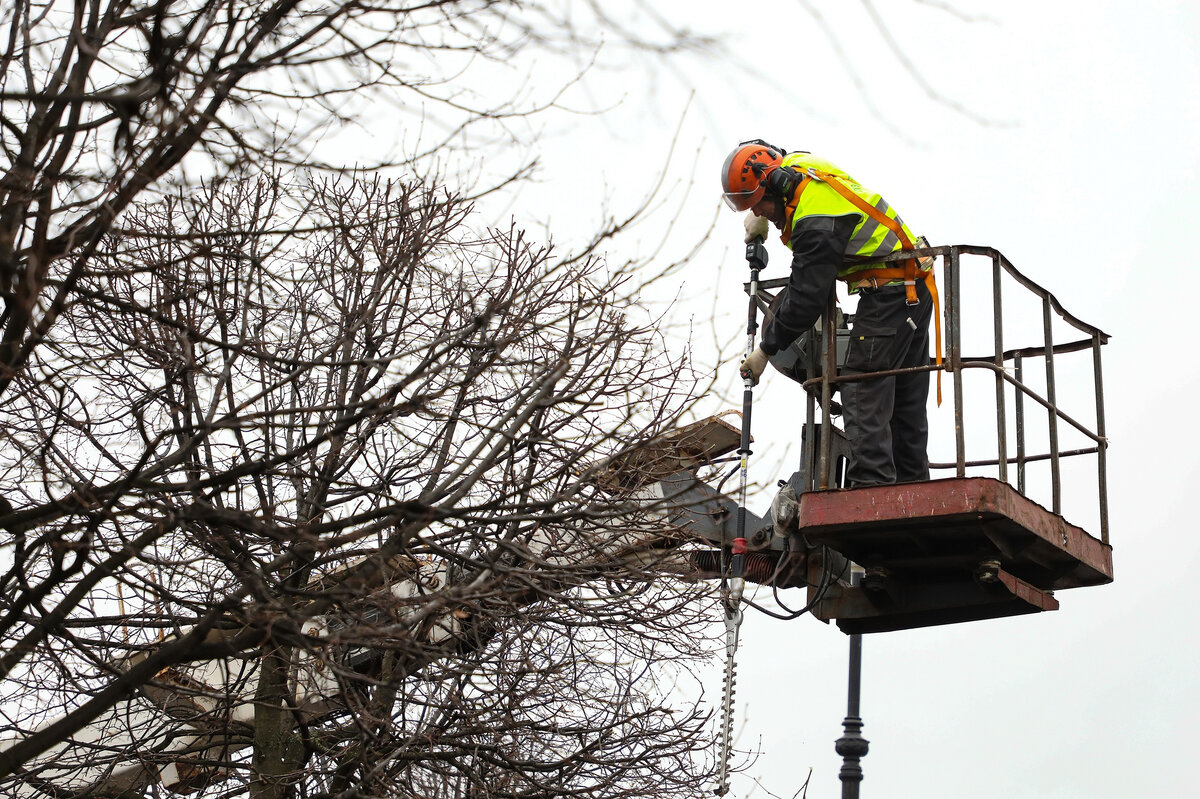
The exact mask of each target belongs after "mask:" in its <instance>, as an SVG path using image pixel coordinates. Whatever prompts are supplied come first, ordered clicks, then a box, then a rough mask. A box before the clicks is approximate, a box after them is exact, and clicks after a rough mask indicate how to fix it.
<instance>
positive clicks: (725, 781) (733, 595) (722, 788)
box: [715, 236, 767, 796]
mask: <svg viewBox="0 0 1200 799" xmlns="http://www.w3.org/2000/svg"><path fill="white" fill-rule="evenodd" d="M746 263H747V265H748V266H749V267H750V307H749V311H748V312H747V314H746V355H745V358H749V357H750V356H751V355H752V354H753V353H754V347H755V342H754V338H755V335H756V334H757V333H758V304H757V300H758V273H759V271H760V270H761V269H763V268H765V267H766V265H767V249H766V247H764V246H763V239H762V236H757V237H754V238H751V240H750V241H749V242H748V243H747V244H746ZM743 360H744V359H743ZM741 374H742V438H741V446H740V447H739V449H738V454H739V455H740V456H741V466H740V469H741V491H740V494H739V496H738V509H737V532H736V536H735V537H734V539H733V544H732V546H731V547H730V553H731V555H732V557H731V558H730V561H729V568H728V570H725V569H722V573H721V601H722V604H723V605H724V611H725V682H724V690H723V694H722V699H721V727H720V730H721V757H720V760H721V765H720V776H719V778H718V781H717V789H716V791H715V793H716V795H717V796H724V795H725V794H726V793H728V792H729V759H730V753H731V748H732V746H733V695H734V685H735V683H736V682H737V661H736V660H735V657H736V655H737V647H738V631H739V630H740V629H741V626H742V593H743V592H744V591H745V588H746V489H747V485H748V475H747V472H748V470H747V465H748V463H749V460H750V410H751V405H752V404H753V400H754V375H753V374H751V373H750V372H749V371H748V370H743V371H742V373H741Z"/></svg>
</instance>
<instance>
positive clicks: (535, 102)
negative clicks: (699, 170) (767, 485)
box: [0, 0, 706, 797]
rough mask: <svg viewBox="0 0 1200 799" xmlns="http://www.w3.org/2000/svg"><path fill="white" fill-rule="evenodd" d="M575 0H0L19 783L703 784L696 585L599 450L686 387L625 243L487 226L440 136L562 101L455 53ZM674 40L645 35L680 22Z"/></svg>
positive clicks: (418, 788)
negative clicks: (417, 127) (343, 149)
mask: <svg viewBox="0 0 1200 799" xmlns="http://www.w3.org/2000/svg"><path fill="white" fill-rule="evenodd" d="M579 5H582V6H584V7H586V8H591V9H592V10H593V11H595V12H596V15H594V16H593V19H595V20H598V22H599V23H601V24H602V23H603V21H604V18H603V15H602V13H601V10H602V8H601V6H600V5H599V4H597V5H595V6H593V5H592V4H590V3H588V4H577V6H576V8H575V9H573V10H572V11H571V13H568V12H567V10H566V9H565V8H564V7H562V6H559V5H557V4H553V3H551V4H538V3H533V4H529V3H516V2H496V1H494V0H492V1H489V0H477V1H476V2H435V3H419V4H409V3H404V2H393V1H392V0H382V2H372V3H361V2H332V3H319V2H311V3H310V2H302V1H301V0H279V1H278V2H267V3H257V2H249V0H154V1H152V2H132V1H131V2H125V1H124V0H109V2H102V1H101V0H96V2H89V3H84V2H78V3H59V2H45V3H36V2H32V0H20V1H19V2H17V3H16V4H15V6H14V7H12V8H9V9H6V10H5V11H3V12H0V19H2V20H3V21H4V23H5V25H4V29H5V34H6V39H5V43H4V47H3V51H2V52H0V102H2V106H0V110H2V113H0V148H2V149H3V156H2V157H3V159H4V170H3V175H2V176H0V297H2V298H3V302H4V308H3V314H2V316H0V327H2V329H3V335H2V336H0V497H2V498H3V505H2V506H0V528H2V529H3V530H4V538H3V546H2V549H0V551H2V552H3V553H4V562H3V567H4V568H3V574H2V575H0V587H2V589H3V590H2V597H3V599H2V604H0V635H3V638H4V641H5V642H6V646H5V648H4V652H3V654H2V655H0V680H3V685H4V694H3V696H4V698H5V701H4V704H3V706H2V710H3V718H2V720H0V740H2V743H0V785H3V786H4V789H3V790H4V791H6V792H8V793H11V794H15V795H18V796H26V795H29V796H33V795H39V792H40V793H41V794H46V795H50V796H70V795H91V794H96V793H98V792H102V793H105V794H106V795H111V794H121V793H122V792H123V793H124V794H125V795H129V796H136V795H143V794H144V793H146V792H147V791H149V792H155V791H157V790H158V788H157V787H155V786H157V785H160V784H164V785H169V786H172V787H173V788H175V789H178V790H185V789H186V790H193V791H203V792H205V793H206V794H207V795H213V796H217V795H231V794H232V795H236V794H240V793H248V794H249V795H251V796H254V797H283V796H318V795H320V796H347V797H349V796H360V795H361V796H409V795H411V796H493V795H496V796H547V797H549V796H567V795H571V796H643V795H647V794H650V793H655V794H659V795H690V794H692V793H694V792H695V788H696V785H697V782H698V780H699V778H700V777H701V776H702V775H703V773H704V771H705V768H706V764H705V761H704V759H703V758H702V757H701V758H697V757H695V755H696V753H697V751H698V750H699V749H701V748H702V747H703V745H704V743H705V740H704V738H703V734H704V729H705V728H704V718H703V714H702V713H701V712H700V711H699V710H698V709H697V708H695V707H693V708H691V709H684V710H679V709H677V707H676V709H671V708H669V707H668V706H666V704H664V702H663V701H662V698H663V697H662V692H664V691H665V690H667V686H668V684H669V683H670V680H671V679H674V677H673V676H672V675H673V673H674V672H673V669H677V668H678V669H684V670H686V668H687V667H688V665H689V664H690V663H691V662H693V660H694V659H695V658H696V657H698V656H699V655H700V654H701V653H700V651H699V649H698V648H697V647H698V645H699V644H698V642H699V641H700V640H701V637H702V636H701V634H700V630H701V623H702V621H703V614H704V611H705V606H704V604H703V603H699V602H697V601H696V599H697V598H698V597H699V596H700V595H701V593H702V592H701V591H700V590H699V589H696V588H694V587H693V588H689V587H686V586H683V585H680V584H678V583H676V584H674V585H673V587H672V588H671V589H670V590H664V589H663V588H662V582H661V576H662V575H661V572H660V570H659V569H658V568H657V566H655V565H654V564H653V563H650V564H647V563H646V562H645V561H644V559H640V558H637V557H632V556H630V553H631V551H633V550H636V549H637V548H638V546H639V545H640V544H642V543H644V542H645V541H647V540H650V539H653V538H654V537H656V536H660V535H661V534H663V524H662V522H661V520H660V519H659V518H658V516H657V515H656V514H655V513H654V512H653V509H647V508H646V507H645V505H644V504H641V503H637V502H632V501H631V500H632V499H633V494H634V490H633V489H631V488H629V487H627V486H626V487H623V485H624V484H622V483H620V482H614V481H612V480H608V479H604V473H603V471H602V470H601V471H598V470H597V469H596V468H594V467H595V466H596V465H597V464H600V463H603V462H604V459H606V458H608V457H610V456H612V455H613V454H614V453H617V452H621V451H628V450H630V449H637V448H638V447H640V446H642V445H643V444H644V443H645V442H646V441H649V440H650V439H652V438H653V437H654V436H656V435H657V434H658V433H660V432H662V431H663V430H666V429H669V428H670V427H671V426H673V425H674V424H675V423H676V421H677V420H678V419H679V418H680V417H681V415H682V414H684V413H685V412H686V411H687V408H688V405H689V403H690V401H691V397H692V396H693V394H694V391H695V386H694V384H693V379H692V377H691V376H690V375H689V374H688V371H687V369H686V363H685V362H684V361H683V360H682V359H674V360H672V359H669V358H667V357H665V356H664V355H663V354H662V353H663V351H664V347H663V346H662V344H661V342H660V341H659V340H658V339H657V336H656V333H655V329H654V325H655V320H654V319H653V318H652V317H651V316H650V315H649V314H648V313H647V312H646V311H645V309H643V308H641V306H640V305H639V304H638V302H637V300H636V290H637V287H636V285H635V283H634V281H633V277H632V276H633V273H634V272H635V271H636V270H637V269H638V268H639V267H640V266H642V264H639V263H638V262H637V261H636V260H631V261H628V262H625V263H622V264H621V265H619V266H611V265H608V264H606V263H605V262H604V261H603V260H602V259H600V258H599V257H597V256H596V255H595V254H594V252H591V251H589V252H583V253H575V254H572V255H570V256H569V257H562V258H559V257H557V256H556V254H555V253H553V252H552V251H551V250H550V249H549V248H547V247H546V246H543V245H540V244H538V243H536V242H531V241H529V240H527V238H526V237H525V235H524V233H523V232H522V231H521V230H519V229H517V228H509V229H500V230H496V229H483V230H481V229H479V228H478V227H477V224H476V223H475V221H474V220H473V218H472V217H471V210H472V208H471V203H470V200H469V199H467V198H466V197H464V192H465V191H469V190H470V187H469V186H465V185H464V186H460V187H458V188H449V187H448V184H447V181H446V180H444V179H442V178H439V176H438V174H436V172H435V171H434V167H433V166H427V165H430V164H435V159H431V158H427V156H428V155H429V154H430V153H436V151H437V149H438V147H439V145H441V144H442V143H444V142H446V141H450V140H455V141H460V140H461V137H462V134H463V131H464V130H466V129H470V128H472V127H479V128H481V129H483V130H484V131H486V132H487V133H488V134H490V135H499V134H503V133H504V131H505V127H504V123H505V122H509V123H511V122H512V121H514V120H520V119H523V118H524V117H525V116H527V115H528V114H530V113H535V112H536V111H538V110H539V109H541V108H544V107H547V106H548V105H551V104H553V102H554V96H553V93H551V94H550V96H548V97H539V96H536V94H533V95H530V94H525V93H522V92H520V91H518V92H510V93H508V94H506V95H504V96H502V97H500V98H498V99H497V98H495V97H490V96H488V95H487V94H486V93H471V92H467V91H464V90H463V84H462V82H461V81H459V80H456V76H458V75H460V74H461V73H462V72H463V70H466V69H469V68H470V67H471V64H472V63H474V62H475V61H478V60H484V61H487V60H489V59H504V58H513V57H515V56H516V55H518V54H520V53H521V52H523V49H525V48H544V49H549V50H556V49H560V48H581V49H583V50H584V51H586V50H587V49H588V48H589V47H592V46H593V45H594V42H592V41H590V39H591V34H590V33H589V34H588V35H586V36H585V35H583V34H582V33H581V31H587V30H588V29H589V25H588V24H587V23H586V22H585V23H584V24H580V20H579V17H578V13H579V12H578V6H579ZM661 33H662V35H661V36H660V37H658V38H656V39H655V40H654V41H653V42H649V41H646V40H642V39H639V38H635V37H628V38H627V39H626V42H627V43H628V44H630V45H632V46H635V47H641V48H651V49H655V50H662V51H668V52H669V51H671V50H674V49H677V48H680V47H685V46H691V45H693V44H696V42H694V41H693V40H690V39H689V38H688V37H686V36H685V35H684V34H682V33H679V32H677V31H673V30H672V29H671V27H670V26H669V25H665V24H664V26H663V27H662V28H661ZM644 34H645V32H644V31H642V32H640V34H639V35H644ZM412 60H417V61H418V62H419V63H420V66H418V67H417V68H415V69H414V68H412V67H411V66H409V62H410V61H412ZM568 81H569V79H568ZM382 102H387V103H390V104H392V105H394V106H396V107H398V108H399V109H400V110H401V111H405V110H410V113H411V119H413V120H416V121H420V122H421V124H423V125H424V126H425V128H424V132H423V133H422V136H421V137H420V138H417V139H412V140H405V141H403V142H401V145H400V146H399V147H398V148H397V149H396V151H394V152H390V153H386V154H384V155H383V156H381V157H380V158H379V159H377V163H375V164H372V165H371V166H375V167H387V166H391V167H399V168H401V172H402V174H403V175H404V176H403V177H402V178H399V179H391V180H389V179H384V178H381V177H375V176H373V175H372V174H371V173H370V172H369V171H365V170H363V169H359V170H346V169H343V168H341V167H339V166H338V165H337V164H336V163H326V162H324V161H323V160H322V159H321V158H320V156H319V153H318V152H317V151H318V150H319V149H320V143H321V142H323V141H324V142H328V141H330V140H332V138H333V137H335V134H336V133H337V131H338V129H340V128H343V127H345V126H349V125H353V124H355V123H356V121H357V120H358V119H359V118H360V115H361V114H362V113H363V111H364V109H365V108H368V107H369V105H370V104H371V103H382ZM431 108H433V109H436V113H435V112H432V111H431V110H430V109H431ZM486 152H491V151H486ZM526 166H527V164H525V163H517V164H515V165H514V166H513V167H512V169H511V170H510V172H509V173H508V176H507V178H505V177H503V176H502V177H500V178H499V180H500V181H501V182H503V181H504V180H505V179H512V178H519V177H520V176H521V175H523V174H525V168H526ZM615 227H619V224H617V225H615V226H614V228H607V229H606V230H605V231H602V233H601V236H600V238H598V240H597V241H599V240H600V239H602V238H603V237H604V236H606V235H608V234H609V233H611V232H612V230H613V229H615ZM640 279H644V278H640ZM651 663H653V664H654V666H653V668H650V667H649V666H648V664H651Z"/></svg>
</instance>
